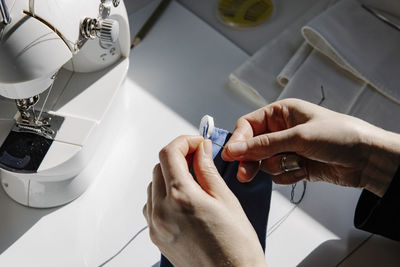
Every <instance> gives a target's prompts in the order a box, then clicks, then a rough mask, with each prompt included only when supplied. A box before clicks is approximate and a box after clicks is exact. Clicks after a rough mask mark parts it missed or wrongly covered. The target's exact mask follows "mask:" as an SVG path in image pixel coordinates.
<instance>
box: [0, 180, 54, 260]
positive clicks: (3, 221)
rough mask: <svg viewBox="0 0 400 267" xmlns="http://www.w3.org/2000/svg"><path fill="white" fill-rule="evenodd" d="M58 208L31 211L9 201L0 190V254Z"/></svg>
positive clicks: (31, 209)
mask: <svg viewBox="0 0 400 267" xmlns="http://www.w3.org/2000/svg"><path fill="white" fill-rule="evenodd" d="M57 209H58V208H51V209H33V208H27V207H24V206H22V205H20V204H18V203H16V202H14V201H13V200H11V199H10V198H9V197H8V196H7V195H6V193H5V192H4V190H3V189H2V188H1V189H0V254H2V253H3V252H4V251H6V250H7V249H8V248H9V247H11V246H12V244H14V242H16V241H17V240H18V239H19V238H21V237H22V236H23V235H24V234H25V233H26V232H28V231H29V229H31V228H32V226H34V225H35V224H36V223H37V222H38V221H39V220H40V219H41V218H43V217H44V216H46V215H48V214H50V213H52V212H54V211H56V210H57Z"/></svg>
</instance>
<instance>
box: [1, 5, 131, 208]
mask: <svg viewBox="0 0 400 267" xmlns="http://www.w3.org/2000/svg"><path fill="white" fill-rule="evenodd" d="M0 12H1V15H0V179H1V184H2V187H3V188H4V190H5V191H6V192H7V194H8V195H9V196H10V197H11V198H12V199H14V200H15V201H17V202H19V203H21V204H23V205H26V206H29V207H39V208H43V207H53V206H59V205H62V204H65V203H67V202H70V201H72V200H73V199H75V198H76V197H78V196H79V195H81V194H82V193H83V192H84V191H85V190H86V188H87V187H88V185H89V184H90V182H91V180H92V179H93V178H94V177H95V176H96V175H94V174H93V173H92V174H90V175H87V174H85V172H83V170H84V169H85V167H86V166H87V165H88V164H89V163H90V161H91V159H92V158H93V157H94V156H95V155H96V154H98V153H99V151H100V150H103V151H106V150H107V149H108V146H107V145H109V144H110V143H111V141H112V140H113V138H115V134H116V132H117V128H118V127H117V126H118V125H120V124H121V121H120V120H119V117H120V114H121V113H123V112H124V110H123V108H124V105H123V102H121V99H122V98H123V95H122V93H121V92H120V90H119V88H120V85H121V83H122V82H123V80H124V78H125V75H126V72H127V69H128V65H129V61H128V58H127V57H128V55H129V51H130V47H129V45H130V36H129V24H128V18H127V14H126V10H125V5H124V3H123V2H122V1H121V2H120V1H119V0H112V1H111V0H85V1H81V0H0ZM99 167H100V166H99Z"/></svg>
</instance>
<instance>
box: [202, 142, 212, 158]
mask: <svg viewBox="0 0 400 267" xmlns="http://www.w3.org/2000/svg"><path fill="white" fill-rule="evenodd" d="M203 148H204V152H205V153H206V154H207V155H209V156H210V157H212V143H211V140H204V142H203Z"/></svg>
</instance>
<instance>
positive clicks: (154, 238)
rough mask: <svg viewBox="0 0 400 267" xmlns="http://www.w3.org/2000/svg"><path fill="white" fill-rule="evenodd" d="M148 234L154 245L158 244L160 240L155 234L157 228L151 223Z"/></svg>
mask: <svg viewBox="0 0 400 267" xmlns="http://www.w3.org/2000/svg"><path fill="white" fill-rule="evenodd" d="M149 236H150V239H151V241H152V242H153V243H154V244H155V245H156V246H158V245H160V242H159V241H160V240H159V238H158V235H157V230H156V229H155V228H154V227H153V226H152V225H151V226H149Z"/></svg>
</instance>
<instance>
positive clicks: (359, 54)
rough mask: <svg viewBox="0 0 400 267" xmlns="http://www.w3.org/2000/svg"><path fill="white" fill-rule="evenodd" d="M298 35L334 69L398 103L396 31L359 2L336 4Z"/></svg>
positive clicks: (347, 0)
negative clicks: (333, 64) (333, 63)
mask: <svg viewBox="0 0 400 267" xmlns="http://www.w3.org/2000/svg"><path fill="white" fill-rule="evenodd" d="M302 33H303V36H304V38H305V39H306V41H307V42H308V43H309V44H310V45H311V46H312V47H314V48H315V49H316V50H318V51H320V52H321V53H323V54H324V55H326V56H327V57H329V58H330V59H331V60H332V61H333V62H335V63H336V64H337V65H338V66H340V67H341V68H343V69H345V70H346V71H348V72H350V73H351V74H353V75H354V76H356V77H358V78H360V79H362V80H363V81H365V82H366V83H368V84H370V85H371V86H373V87H374V88H375V89H376V90H378V91H379V92H380V93H382V94H384V95H385V96H386V97H389V98H390V99H391V100H393V101H395V102H397V103H400V31H398V30H396V29H394V28H393V27H390V26H388V25H387V24H386V23H384V22H383V21H381V20H380V19H378V18H377V17H375V16H374V15H372V14H371V13H369V12H368V11H367V10H365V9H364V8H363V7H362V6H361V3H360V2H358V1H355V0H345V1H340V2H339V3H337V4H336V5H335V6H333V7H331V8H329V9H328V10H327V11H325V12H324V13H322V14H320V15H319V16H317V17H316V18H315V19H313V20H312V21H311V22H310V23H308V24H307V25H306V26H305V27H303V28H302Z"/></svg>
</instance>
